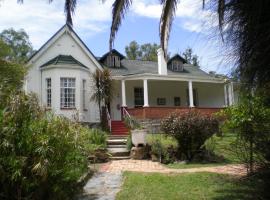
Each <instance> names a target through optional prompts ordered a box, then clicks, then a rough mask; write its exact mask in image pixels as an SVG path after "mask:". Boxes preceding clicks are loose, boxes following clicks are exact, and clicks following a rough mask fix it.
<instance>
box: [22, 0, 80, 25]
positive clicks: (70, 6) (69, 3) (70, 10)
mask: <svg viewBox="0 0 270 200" xmlns="http://www.w3.org/2000/svg"><path fill="white" fill-rule="evenodd" d="M23 2H24V0H18V3H23ZM48 2H49V3H51V2H53V0H48ZM76 6H77V0H65V7H64V12H65V14H66V23H67V24H69V25H71V26H73V21H72V15H73V14H74V12H75V9H76Z"/></svg>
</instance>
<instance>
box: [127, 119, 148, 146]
mask: <svg viewBox="0 0 270 200" xmlns="http://www.w3.org/2000/svg"><path fill="white" fill-rule="evenodd" d="M124 121H125V124H126V126H127V127H128V128H129V129H130V132H131V140H132V144H133V145H134V146H135V147H138V146H140V145H143V146H145V145H146V143H147V142H146V135H147V129H145V128H144V127H142V126H141V124H140V123H139V122H138V121H137V120H136V119H134V118H133V117H131V116H130V117H125V118H124Z"/></svg>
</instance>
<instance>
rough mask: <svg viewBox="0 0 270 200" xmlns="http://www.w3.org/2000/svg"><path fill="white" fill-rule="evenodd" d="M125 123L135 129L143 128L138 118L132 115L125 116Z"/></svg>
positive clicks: (129, 127)
mask: <svg viewBox="0 0 270 200" xmlns="http://www.w3.org/2000/svg"><path fill="white" fill-rule="evenodd" d="M124 123H125V125H126V127H128V129H131V130H134V129H141V128H142V126H141V124H140V123H139V122H138V120H137V119H136V118H134V117H132V116H130V117H124Z"/></svg>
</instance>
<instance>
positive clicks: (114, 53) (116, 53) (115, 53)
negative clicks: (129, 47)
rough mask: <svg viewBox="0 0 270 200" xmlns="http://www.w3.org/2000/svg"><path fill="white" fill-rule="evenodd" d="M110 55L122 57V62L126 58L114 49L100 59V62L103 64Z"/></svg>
mask: <svg viewBox="0 0 270 200" xmlns="http://www.w3.org/2000/svg"><path fill="white" fill-rule="evenodd" d="M110 54H113V55H117V56H119V57H120V60H122V59H124V58H125V56H124V55H123V54H121V53H120V52H119V51H117V50H116V49H112V51H109V52H107V53H105V54H104V55H103V56H101V58H100V59H99V61H100V62H103V61H104V60H105V59H106V57H107V56H108V55H110Z"/></svg>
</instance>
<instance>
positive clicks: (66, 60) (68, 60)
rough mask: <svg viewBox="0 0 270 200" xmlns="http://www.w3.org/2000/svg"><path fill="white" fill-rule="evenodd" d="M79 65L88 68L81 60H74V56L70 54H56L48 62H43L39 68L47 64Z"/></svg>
mask: <svg viewBox="0 0 270 200" xmlns="http://www.w3.org/2000/svg"><path fill="white" fill-rule="evenodd" d="M63 64H65V65H79V66H81V67H84V68H86V69H88V67H86V66H85V65H84V64H82V63H81V62H79V61H78V60H76V59H75V58H73V57H72V56H70V55H69V56H66V55H59V56H56V57H55V58H53V59H51V60H49V61H48V62H46V63H45V64H43V65H42V66H41V67H40V68H43V67H46V66H49V65H63Z"/></svg>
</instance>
